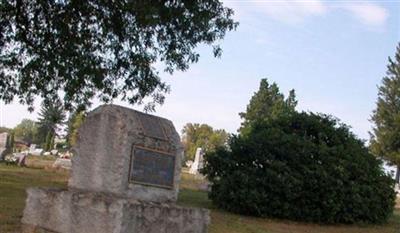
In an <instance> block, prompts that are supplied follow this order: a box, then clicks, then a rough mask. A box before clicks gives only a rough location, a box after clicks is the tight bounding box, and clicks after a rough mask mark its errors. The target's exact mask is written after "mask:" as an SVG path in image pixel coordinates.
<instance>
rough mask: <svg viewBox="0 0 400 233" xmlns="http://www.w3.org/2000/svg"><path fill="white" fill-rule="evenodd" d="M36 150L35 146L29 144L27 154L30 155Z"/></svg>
mask: <svg viewBox="0 0 400 233" xmlns="http://www.w3.org/2000/svg"><path fill="white" fill-rule="evenodd" d="M35 150H36V144H31V145H30V146H29V153H32V152H34V151H35Z"/></svg>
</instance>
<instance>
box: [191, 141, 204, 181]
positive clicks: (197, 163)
mask: <svg viewBox="0 0 400 233" xmlns="http://www.w3.org/2000/svg"><path fill="white" fill-rule="evenodd" d="M203 155H204V152H203V150H202V149H201V148H200V147H199V148H197V150H196V155H195V157H194V162H193V164H192V165H191V166H190V170H189V173H190V174H193V175H199V170H200V169H202V168H203V166H204V157H203Z"/></svg>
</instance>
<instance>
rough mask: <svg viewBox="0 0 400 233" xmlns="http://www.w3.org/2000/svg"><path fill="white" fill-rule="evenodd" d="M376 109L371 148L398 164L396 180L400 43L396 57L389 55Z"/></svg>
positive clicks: (399, 160)
mask: <svg viewBox="0 0 400 233" xmlns="http://www.w3.org/2000/svg"><path fill="white" fill-rule="evenodd" d="M378 90H379V92H378V100H377V102H376V109H375V110H374V112H373V114H372V118H371V120H372V122H373V123H375V126H374V128H373V131H372V134H371V141H370V148H371V151H372V152H373V153H374V154H375V155H377V156H382V157H385V158H386V159H388V160H389V161H391V162H392V163H394V164H396V165H397V167H398V169H397V175H396V181H397V182H399V178H400V171H399V170H400V169H399V167H400V44H399V45H398V47H397V51H396V54H395V56H394V58H393V59H392V58H390V57H389V64H388V66H387V72H386V77H384V78H383V79H382V83H381V85H380V86H379V89H378Z"/></svg>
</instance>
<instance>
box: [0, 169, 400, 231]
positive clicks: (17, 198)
mask: <svg viewBox="0 0 400 233" xmlns="http://www.w3.org/2000/svg"><path fill="white" fill-rule="evenodd" d="M67 179H68V173H67V172H65V171H62V170H59V171H52V170H45V169H33V168H19V167H16V166H6V165H4V164H0V232H1V233H7V232H19V229H20V228H19V227H20V219H21V217H22V211H23V209H24V205H25V197H26V194H25V189H26V188H28V187H35V186H41V187H50V186H51V187H66V186H67ZM201 183H202V181H201V180H196V179H194V178H193V177H192V176H191V175H188V174H183V175H182V181H181V192H180V194H179V201H178V204H179V205H182V206H193V207H202V208H208V209H210V210H211V225H210V229H209V232H210V233H317V232H318V233H342V232H349V233H400V210H399V209H397V210H396V211H395V213H394V215H393V217H392V218H391V219H390V220H389V222H388V223H387V224H385V225H381V226H373V225H366V226H348V225H340V226H326V225H317V224H307V223H298V222H292V221H284V220H275V219H261V218H253V217H245V216H241V215H235V214H231V213H227V212H225V211H222V210H218V209H216V208H215V207H214V206H213V205H212V203H211V201H210V200H209V199H208V198H207V193H206V192H204V191H199V190H198V187H199V186H200V185H201Z"/></svg>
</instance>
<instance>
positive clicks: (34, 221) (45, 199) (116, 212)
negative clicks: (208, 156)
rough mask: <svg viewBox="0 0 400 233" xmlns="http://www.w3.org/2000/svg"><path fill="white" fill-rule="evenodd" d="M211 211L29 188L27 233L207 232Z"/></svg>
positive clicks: (24, 228) (26, 208) (26, 214)
mask: <svg viewBox="0 0 400 233" xmlns="http://www.w3.org/2000/svg"><path fill="white" fill-rule="evenodd" d="M209 221H210V219H209V211H208V210H205V209H194V208H182V207H178V206H175V205H173V204H172V205H168V204H159V203H153V202H143V201H138V200H135V199H129V198H121V197H116V196H110V195H109V194H100V193H85V192H79V191H76V190H75V191H72V190H70V191H66V190H59V189H40V188H31V189H28V198H27V202H26V207H25V210H24V217H23V219H22V223H23V225H24V227H23V232H24V233H39V232H40V233H41V232H43V233H50V232H57V233H87V232H96V233H206V232H207V225H208V224H209Z"/></svg>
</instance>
